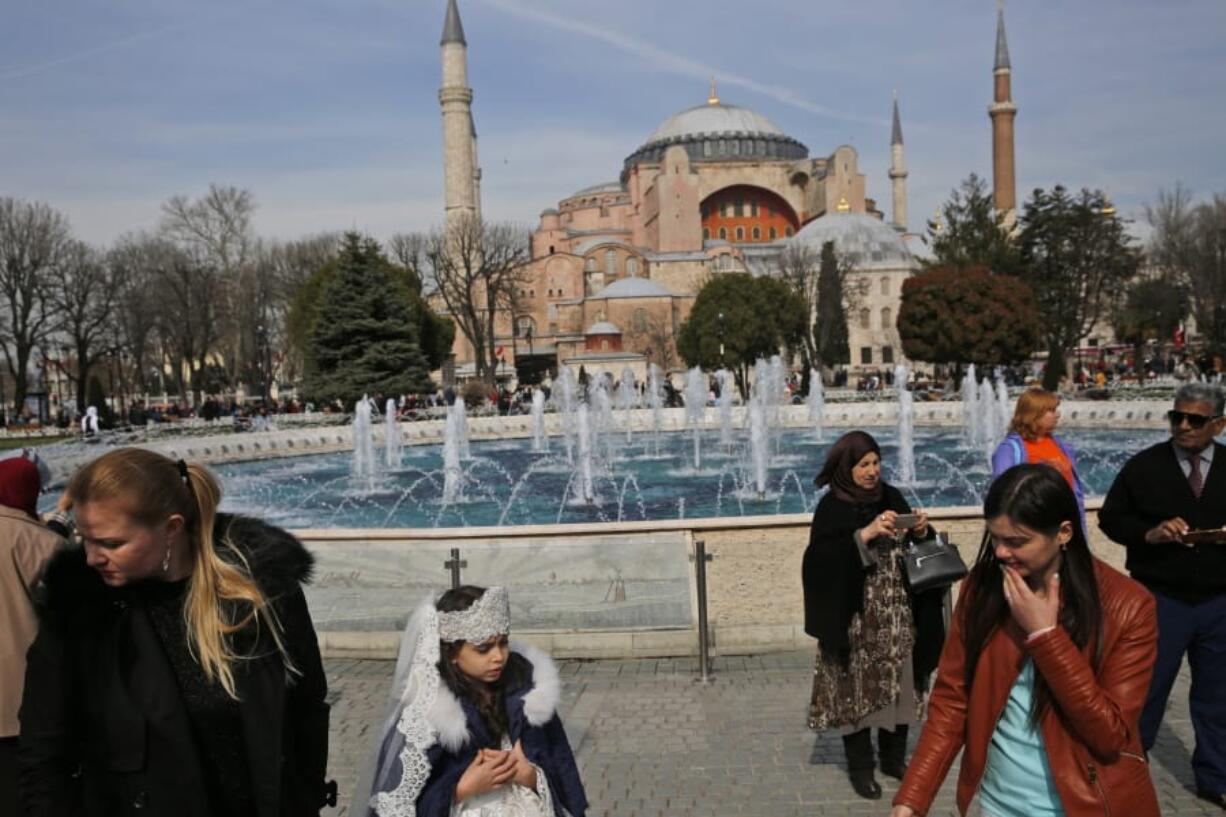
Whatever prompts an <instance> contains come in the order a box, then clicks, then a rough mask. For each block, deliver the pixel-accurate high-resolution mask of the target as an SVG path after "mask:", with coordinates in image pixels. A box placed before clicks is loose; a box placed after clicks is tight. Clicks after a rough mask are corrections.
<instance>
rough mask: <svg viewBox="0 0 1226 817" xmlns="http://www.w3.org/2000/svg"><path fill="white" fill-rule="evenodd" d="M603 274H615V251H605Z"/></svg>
mask: <svg viewBox="0 0 1226 817" xmlns="http://www.w3.org/2000/svg"><path fill="white" fill-rule="evenodd" d="M604 274H605V275H610V276H611V275H616V274H617V250H605V253H604Z"/></svg>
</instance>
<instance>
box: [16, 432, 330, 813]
mask: <svg viewBox="0 0 1226 817" xmlns="http://www.w3.org/2000/svg"><path fill="white" fill-rule="evenodd" d="M220 499H221V489H220V487H219V486H218V484H217V481H216V479H215V478H214V477H213V475H212V474H210V473H209V472H208V471H207V470H206V469H205V468H203V467H202V466H200V465H197V464H188V463H185V462H184V461H183V460H178V461H175V460H172V459H169V458H167V457H164V456H162V455H161V454H157V453H154V452H152V451H147V450H144V449H138V448H121V449H117V450H115V451H111V452H109V453H107V454H104V455H103V456H101V457H99V458H98V459H96V460H94V461H93V462H91V463H89V464H88V465H86V466H85V467H84V468H82V469H80V470H79V471H78V472H77V473H76V474H75V475H74V476H73V478H72V480H71V481H70V482H69V484H68V488H67V491H66V497H65V501H64V502H63V503H62V505H64V506H68V507H70V508H71V511H72V513H73V515H74V516H75V523H76V540H77V541H78V542H79V543H80V545H81V546H80V547H79V548H75V549H72V550H70V551H66V552H64V553H62V554H60V555H59V556H57V557H56V559H55V560H53V561H52V563H51V565H50V567H49V568H48V571H47V574H46V596H45V598H44V600H43V603H42V604H41V608H40V611H39V612H40V618H41V628H40V630H39V633H38V637H37V638H36V640H35V642H34V645H33V646H32V647H31V649H30V653H29V661H28V669H27V673H26V692H25V697H24V700H23V702H22V706H21V746H20V761H21V766H22V769H21V779H20V784H19V785H20V790H21V802H22V805H23V806H24V808H25V813H26V814H28V815H67V814H78V813H80V814H86V815H90V816H91V817H109V815H118V814H127V813H129V812H130V811H132V810H134V809H141V810H144V811H145V812H146V813H150V814H171V813H174V814H176V815H181V817H197V816H198V817H215V816H219V815H227V817H248V815H260V817H277V816H282V815H283V816H284V817H289V816H290V815H307V814H312V815H315V814H318V813H319V810H320V809H321V808H322V807H323V806H324V805H325V804H326V803H327V802H328V801H329V800H331V801H332V802H333V803H334V802H335V784H326V783H325V780H324V777H325V775H324V771H325V766H326V763H327V756H328V705H327V704H326V703H325V702H324V696H325V693H326V691H327V683H326V680H325V678H324V673H323V666H322V663H321V661H320V656H319V647H318V644H317V642H316V637H315V631H314V627H313V625H312V623H311V617H310V613H309V612H308V610H307V605H306V599H305V598H304V596H303V592H302V584H303V583H304V582H306V581H307V580H308V579H309V576H310V573H311V569H312V564H313V559H312V557H311V555H310V553H308V552H307V550H306V549H305V548H304V547H303V546H302V544H301V543H300V542H298V540H297V539H295V538H294V537H293V536H291V535H289V534H288V533H286V532H285V531H283V530H280V529H278V528H274V527H271V526H269V525H266V524H264V523H263V522H260V521H258V520H255V519H249V518H243V517H239V516H231V515H229V514H223V513H218V512H217V505H218V502H219V501H220Z"/></svg>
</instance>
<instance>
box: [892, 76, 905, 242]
mask: <svg viewBox="0 0 1226 817" xmlns="http://www.w3.org/2000/svg"><path fill="white" fill-rule="evenodd" d="M889 175H890V182H891V184H892V186H893V188H894V191H893V192H894V228H895V229H896V230H898V231H899V232H900V233H905V232H906V231H907V160H906V158H905V157H904V156H903V149H902V120H901V119H900V118H899V116H898V92H897V91H895V92H894V127H893V128H892V130H891V133H890V174H889Z"/></svg>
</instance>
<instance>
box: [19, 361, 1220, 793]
mask: <svg viewBox="0 0 1226 817" xmlns="http://www.w3.org/2000/svg"><path fill="white" fill-rule="evenodd" d="M443 399H445V395H444V398H443ZM1224 410H1226V398H1224V397H1223V393H1222V391H1221V390H1220V389H1219V388H1218V387H1216V386H1211V385H1206V384H1202V383H1192V384H1188V385H1185V386H1183V387H1182V388H1180V389H1179V391H1178V392H1177V394H1176V396H1175V401H1174V405H1173V408H1172V409H1171V410H1170V412H1169V413H1168V420H1169V424H1170V429H1171V437H1170V439H1169V440H1167V441H1164V442H1161V443H1158V444H1155V445H1153V446H1151V447H1150V448H1147V449H1146V450H1144V451H1141V452H1139V453H1137V454H1136V455H1135V456H1133V457H1132V458H1131V459H1130V460H1129V461H1128V462H1127V464H1126V465H1125V466H1124V467H1123V469H1122V470H1121V471H1120V473H1119V474H1118V476H1117V477H1116V479H1115V481H1114V483H1113V485H1112V486H1111V489H1110V490H1109V492H1108V494H1107V497H1106V499H1105V501H1104V503H1103V506H1102V509H1101V511H1100V512H1099V514H1098V524H1099V525H1100V527H1101V529H1102V531H1103V532H1104V533H1105V534H1106V535H1107V536H1108V537H1109V538H1110V539H1111V540H1112V541H1113V542H1115V543H1117V544H1118V545H1120V546H1123V547H1124V548H1125V552H1126V555H1127V558H1126V567H1127V570H1128V572H1129V574H1130V576H1126V575H1124V574H1123V573H1121V572H1120V571H1117V570H1115V569H1114V568H1112V567H1110V566H1109V565H1108V564H1106V563H1105V562H1104V561H1102V560H1100V559H1098V558H1097V557H1095V556H1094V555H1093V553H1092V552H1091V550H1090V546H1089V533H1088V528H1087V517H1086V509H1085V502H1084V491H1083V489H1082V485H1081V478H1080V474H1079V471H1078V465H1077V454H1076V452H1075V451H1074V450H1073V448H1072V447H1071V446H1069V445H1068V444H1067V443H1066V442H1065V441H1063V440H1061V439H1060V438H1059V437H1058V436H1056V434H1055V432H1056V430H1057V428H1058V425H1059V419H1060V415H1059V398H1058V397H1057V396H1055V395H1052V394H1049V393H1046V392H1043V391H1041V390H1038V389H1032V390H1028V391H1026V392H1025V393H1023V395H1022V396H1021V398H1020V399H1019V400H1018V403H1017V408H1016V412H1015V415H1014V418H1013V421H1012V424H1011V428H1010V432H1009V434H1008V435H1007V436H1006V438H1005V439H1004V441H1002V443H1001V444H1000V447H999V449H998V450H997V451H996V453H995V455H994V456H993V458H992V467H993V475H992V479H991V482H990V483H989V487H988V490H987V495H986V497H985V499H984V503H983V516H984V522H985V532H984V536H983V540H982V544H981V546H980V548H979V552H978V555H977V557H976V559H975V560H974V563H973V564H972V566H971V567H970V569H969V575H968V576H967V577H966V578H965V580H964V581H962V583H961V586H960V589H959V592H958V598H957V604H956V606H955V607H954V609H953V612H952V615H951V616H949V618H948V623H947V618H946V615H945V600H946V593H947V591H948V590H949V587H948V586H937V587H934V588H926V589H923V590H918V589H913V586H912V584H911V580H910V578H909V575H908V573H907V570H905V569H904V566H903V564H902V562H901V561H900V559H899V557H900V555H902V553H903V552H904V548H907V547H909V546H910V545H912V544H915V545H916V546H922V545H925V544H931V543H933V542H934V541H937V540H936V537H937V533H936V531H935V529H934V526H933V525H932V523H931V522H930V520H929V519H928V517H927V515H926V514H925V512H924V511H923V510H922V509H916V508H912V507H911V506H910V505H909V504H908V502H907V501H906V499H905V497H904V496H903V494H902V493H901V492H900V491H899V489H898V488H897V487H896V486H892V485H890V484H888V483H887V482H886V481H885V480H884V479H883V477H882V449H881V446H880V445H879V444H878V443H877V441H876V440H875V439H874V438H873V437H872V436H871V435H869V434H867V433H865V432H863V431H852V432H849V433H847V434H845V435H844V436H843V437H841V438H840V439H839V440H838V441H837V442H835V443H834V444H833V445H832V446H831V447H830V448H829V450H828V452H827V455H826V460H825V463H824V464H823V467H822V468H821V470H820V472H819V474H818V475H817V478H816V484H817V485H818V486H819V487H824V488H828V490H827V491H826V492H825V493H824V494H823V496H822V498H821V500H820V501H819V503H818V505H817V508H816V510H815V512H814V516H813V521H812V525H811V530H810V540H809V545H808V548H807V549H806V551H805V554H804V559H803V565H802V574H801V576H800V577H799V578H800V582H801V584H802V585H803V590H804V610H803V614H804V624H805V630H806V632H807V633H809V634H810V635H811V636H813V637H814V638H815V639H816V641H817V650H816V659H815V664H814V672H813V679H812V687H811V692H810V698H809V707H808V725H809V727H810V728H812V729H815V730H838V731H839V732H840V734H841V735H842V739H843V745H844V749H845V753H846V761H847V769H848V775H849V782H850V784H851V786H852V788H853V790H854V791H855V792H856V793H857V794H859V795H860V796H862V797H864V798H867V799H870V800H875V799H878V798H880V797H882V789H881V786H880V785H879V783H878V782H877V780H876V777H875V772H876V770H877V769H878V768H880V770H881V772H882V773H883V774H885V775H889V776H891V777H895V778H898V779H899V780H900V781H901V783H900V785H899V788H898V792H897V794H896V795H895V797H894V799H893V804H892V810H891V811H890V814H891V815H892V817H913V816H914V815H923V814H927V813H928V812H929V809H930V808H931V806H932V803H933V801H934V799H935V797H936V794H937V791H938V789H939V788H940V786H941V785H942V782H943V781H944V779H945V777H946V775H947V774H948V773H949V771H950V769H951V767H952V765H953V764H954V762H955V760H957V758H958V757H959V754H961V761H960V769H959V772H958V781H957V789H956V797H957V803H958V808H959V810H960V811H961V812H962V813H963V814H965V813H966V812H967V809H968V808H969V807H970V804H971V802H972V800H977V802H978V806H979V808H980V809H981V811H982V813H983V814H984V815H986V816H987V817H1030V815H1071V816H1072V817H1081V815H1112V814H1115V815H1135V817H1149V816H1150V815H1157V814H1158V813H1159V805H1158V799H1157V796H1156V793H1155V790H1154V786H1153V782H1152V780H1151V777H1150V775H1149V773H1148V765H1147V763H1148V761H1147V753H1148V752H1149V751H1150V749H1151V748H1152V747H1153V745H1154V742H1155V740H1156V736H1157V734H1158V731H1159V727H1160V725H1161V723H1162V719H1163V714H1164V710H1165V707H1166V703H1167V699H1168V698H1169V695H1170V692H1171V689H1172V685H1173V682H1174V679H1175V677H1176V675H1177V674H1178V672H1179V668H1180V665H1181V663H1182V661H1183V659H1184V657H1185V656H1186V657H1187V658H1188V660H1189V663H1190V666H1191V675H1192V687H1191V695H1190V710H1191V717H1192V724H1193V728H1194V731H1195V735H1196V747H1195V751H1194V753H1193V756H1192V767H1193V768H1192V771H1193V774H1194V777H1195V781H1196V786H1197V790H1198V794H1199V795H1200V796H1201V797H1202V798H1204V799H1205V800H1207V801H1209V802H1211V803H1214V804H1216V805H1217V806H1219V807H1221V808H1223V809H1226V698H1224V697H1223V694H1222V693H1223V690H1226V465H1223V464H1222V463H1223V462H1226V460H1224V459H1223V457H1226V453H1220V452H1221V449H1222V446H1221V445H1220V444H1219V443H1217V442H1216V441H1215V437H1216V436H1217V435H1219V434H1220V433H1221V432H1222V431H1223V429H1224V428H1226V418H1224V417H1223V414H1224ZM1215 460H1217V462H1218V467H1216V468H1214V467H1213V466H1214V461H1215ZM46 479H47V473H46V472H45V469H40V467H39V463H38V460H37V457H36V456H33V455H27V454H23V455H21V456H16V457H12V458H9V459H6V460H2V461H0V593H2V595H0V807H2V808H3V813H4V814H14V815H19V817H68V815H79V814H84V815H90V816H91V817H111V815H121V814H132V813H137V812H139V813H150V814H157V815H166V814H172V813H173V814H183V815H185V817H194V816H195V815H199V816H200V817H221V815H225V817H248V816H249V815H260V816H261V817H272V816H273V815H282V816H283V817H291V816H292V817H300V816H301V815H307V814H318V813H319V812H320V810H321V809H323V808H324V807H326V806H329V805H335V804H336V802H337V796H338V791H337V786H336V783H335V782H334V781H330V780H329V779H328V773H327V761H328V736H329V705H328V696H327V681H326V677H325V674H324V670H323V664H322V661H321V657H320V651H319V647H318V641H317V638H316V634H315V631H314V627H313V624H312V621H311V616H310V612H309V610H308V607H307V603H306V598H305V595H304V592H303V587H304V585H305V584H307V583H308V582H309V581H310V577H311V573H312V569H313V563H314V562H313V558H312V556H311V554H310V553H309V552H308V551H307V549H306V548H305V547H304V546H303V545H302V544H301V543H300V542H299V541H298V540H297V539H296V538H295V537H294V536H293V535H291V534H290V533H288V532H287V531H284V530H281V529H279V528H276V527H274V526H271V525H269V524H266V523H264V522H262V521H260V520H257V519H253V518H249V517H243V516H235V515H231V514H227V513H223V512H220V511H219V510H218V507H219V503H220V499H221V486H220V485H219V484H218V482H217V480H216V479H215V478H214V476H213V475H212V474H211V473H210V472H209V471H208V470H207V469H206V468H204V467H203V466H201V465H199V464H195V463H187V462H184V461H183V460H174V459H170V458H167V457H165V456H163V455H161V454H158V453H155V452H152V451H148V450H145V449H140V448H118V449H113V450H110V451H108V452H107V453H105V454H103V455H102V456H100V457H98V458H97V459H95V460H93V461H92V462H90V463H89V464H87V465H85V466H84V467H82V468H81V469H80V470H78V471H77V472H76V473H75V474H74V475H73V476H72V477H71V479H70V481H69V482H68V484H67V487H66V488H65V489H64V491H63V492H62V494H61V496H60V497H59V498H58V501H57V504H56V508H55V510H54V511H53V512H52V513H50V514H48V515H46V516H40V515H39V513H38V511H37V503H38V496H39V493H40V489H41V488H42V486H43V485H44V484H45V481H46ZM510 632H511V620H510V606H509V598H508V593H507V590H506V589H505V588H502V587H489V588H481V587H473V586H462V587H459V588H453V589H451V590H449V591H447V592H444V593H441V594H438V595H431V596H430V597H429V598H428V599H427V600H426V601H424V602H423V603H422V605H421V606H420V607H419V608H418V609H417V610H416V611H415V612H414V613H413V614H412V615H411V616H410V618H409V620H408V623H407V625H406V627H405V630H404V633H403V636H402V639H401V644H400V650H399V656H398V661H397V665H396V671H395V676H394V679H393V683H392V688H391V690H390V695H389V705H388V708H387V711H386V713H385V718H384V720H383V722H382V727H381V728H380V729H379V730H378V732H377V734H376V735H374V736H372V739H371V746H370V751H371V760H370V762H369V763H368V764H367V767H366V768H365V769H364V771H363V773H362V774H361V776H360V777H359V780H358V782H357V784H356V785H355V787H354V789H353V791H352V792H351V793H350V795H351V798H352V800H351V805H350V813H351V814H361V815H367V816H368V817H403V816H405V815H430V816H431V817H456V816H458V817H478V815H486V816H488V815H511V814H514V815H523V817H565V816H566V815H570V817H582V815H583V814H584V813H585V812H586V810H587V807H588V803H587V798H586V795H585V793H584V787H583V784H582V781H581V779H580V774H579V771H578V768H577V766H576V764H575V759H574V755H573V752H572V749H571V747H570V745H569V744H568V742H567V738H566V733H565V731H564V729H563V726H562V723H561V721H560V719H559V716H558V704H559V700H560V691H561V681H560V678H559V673H558V670H557V668H556V667H554V665H553V663H552V662H551V661H550V659H549V657H548V656H547V655H546V654H545V653H543V652H541V651H539V650H536V649H533V648H530V647H523V646H519V645H512V644H511V643H510V641H509V636H510ZM921 725H922V729H921V732H920V735H919V740H918V743H917V745H916V748H915V751H914V754H913V756H912V757H911V759H910V762H908V760H907V746H908V736H909V732H910V730H911V728H912V727H920V726H921ZM874 730H876V745H875V746H874V741H873V737H874V736H873V731H874Z"/></svg>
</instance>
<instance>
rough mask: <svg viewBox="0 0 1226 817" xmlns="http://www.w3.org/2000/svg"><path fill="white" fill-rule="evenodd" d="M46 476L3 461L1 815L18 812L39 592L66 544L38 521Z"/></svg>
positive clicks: (20, 459) (28, 465) (23, 463)
mask: <svg viewBox="0 0 1226 817" xmlns="http://www.w3.org/2000/svg"><path fill="white" fill-rule="evenodd" d="M41 488H42V478H41V476H40V474H39V468H38V465H36V464H35V463H34V462H32V461H31V460H29V459H27V458H26V457H24V456H16V457H10V458H9V459H6V460H2V461H0V807H2V808H0V811H3V813H4V814H8V815H14V814H18V813H20V812H17V811H16V809H17V736H18V734H19V732H20V729H19V727H18V723H17V710H18V707H20V706H21V692H22V688H23V686H24V683H25V673H26V650H28V649H29V648H30V644H31V643H32V642H33V641H34V634H35V633H36V632H37V631H38V620H37V618H36V616H35V614H34V594H35V589H36V587H37V586H38V584H39V582H40V581H41V578H42V574H43V570H44V568H45V567H46V565H47V563H48V562H49V561H50V560H51V557H52V556H53V555H54V554H55V553H56V551H58V550H60V549H61V548H62V547H63V546H64V540H63V539H62V538H61V537H60V536H59V535H58V534H56V533H54V532H53V531H51V530H49V529H48V528H47V527H46V526H45V525H43V524H42V523H41V522H39V519H38V511H37V505H38V494H39V491H40V490H41Z"/></svg>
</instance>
